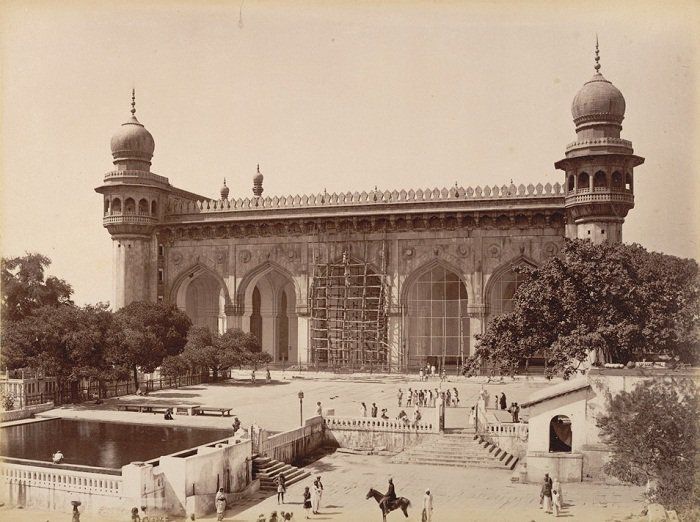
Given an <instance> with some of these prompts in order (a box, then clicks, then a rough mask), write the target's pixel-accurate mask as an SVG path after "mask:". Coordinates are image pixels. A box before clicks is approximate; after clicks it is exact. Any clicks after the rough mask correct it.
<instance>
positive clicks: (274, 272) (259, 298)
mask: <svg viewBox="0 0 700 522" xmlns="http://www.w3.org/2000/svg"><path fill="white" fill-rule="evenodd" d="M256 271H257V273H256ZM247 279H248V280H247V281H246V282H244V285H245V286H244V289H243V290H242V291H243V295H242V297H243V305H244V314H243V328H244V329H246V328H247V329H248V331H249V332H250V333H252V334H253V335H255V336H256V337H257V338H258V341H260V346H261V347H262V351H264V352H267V353H269V354H270V355H271V356H272V360H273V362H296V361H297V360H298V354H297V337H298V332H297V314H296V291H295V288H294V284H293V282H292V280H291V278H290V277H289V275H288V274H286V273H284V272H283V271H282V270H281V269H278V268H276V267H274V266H263V267H260V268H258V269H256V270H254V271H253V273H252V275H251V276H250V277H248V278H247Z"/></svg>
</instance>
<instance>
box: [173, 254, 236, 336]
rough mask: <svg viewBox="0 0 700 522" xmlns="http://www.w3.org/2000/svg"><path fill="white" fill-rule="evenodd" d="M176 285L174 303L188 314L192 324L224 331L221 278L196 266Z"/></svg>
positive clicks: (225, 299)
mask: <svg viewBox="0 0 700 522" xmlns="http://www.w3.org/2000/svg"><path fill="white" fill-rule="evenodd" d="M175 288H176V293H175V302H176V304H177V306H178V307H179V308H180V309H181V310H184V311H185V313H186V314H187V315H188V316H189V318H190V319H191V320H192V324H193V325H195V326H203V327H206V328H209V330H210V331H212V332H218V333H223V332H224V331H225V330H226V315H225V312H224V309H225V305H226V301H227V293H226V289H225V288H224V285H223V281H222V280H221V279H220V278H218V277H217V276H216V275H215V273H213V272H212V271H210V270H209V269H207V268H204V267H202V266H196V267H194V268H192V269H191V270H188V271H187V272H186V273H185V274H184V275H183V276H182V277H181V281H180V282H179V285H177V284H176V286H175Z"/></svg>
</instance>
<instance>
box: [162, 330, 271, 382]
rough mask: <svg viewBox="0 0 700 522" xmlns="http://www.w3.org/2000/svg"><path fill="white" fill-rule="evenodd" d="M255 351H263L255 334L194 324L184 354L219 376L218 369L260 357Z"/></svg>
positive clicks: (189, 362) (238, 364)
mask: <svg viewBox="0 0 700 522" xmlns="http://www.w3.org/2000/svg"><path fill="white" fill-rule="evenodd" d="M256 352H258V353H259V352H260V345H259V343H258V341H257V339H256V338H255V336H254V335H253V334H250V333H245V332H243V331H242V330H240V329H237V328H235V329H230V330H228V331H227V332H225V333H223V334H218V333H212V332H210V331H209V329H208V328H201V327H193V328H191V329H190V332H189V334H188V336H187V345H186V346H185V349H184V351H183V352H182V356H181V357H182V359H183V360H185V361H186V362H187V364H188V365H189V366H190V367H196V368H206V369H207V370H211V372H212V374H213V376H214V380H216V379H217V377H218V375H219V373H221V372H223V371H226V370H228V369H229V368H231V367H232V366H241V365H243V364H249V363H250V361H252V360H257V355H256ZM265 355H267V356H268V357H269V354H265ZM171 364H172V363H171Z"/></svg>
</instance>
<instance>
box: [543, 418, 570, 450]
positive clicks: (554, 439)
mask: <svg viewBox="0 0 700 522" xmlns="http://www.w3.org/2000/svg"><path fill="white" fill-rule="evenodd" d="M571 445H572V431H571V419H569V417H567V416H566V415H557V416H556V417H553V418H552V420H551V421H549V452H550V453H571Z"/></svg>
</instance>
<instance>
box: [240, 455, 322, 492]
mask: <svg viewBox="0 0 700 522" xmlns="http://www.w3.org/2000/svg"><path fill="white" fill-rule="evenodd" d="M279 475H284V478H285V479H287V481H286V485H287V487H289V486H291V485H292V484H294V483H296V482H299V481H300V480H304V479H305V478H306V477H309V476H310V475H311V474H310V473H309V472H308V471H306V470H305V469H300V468H297V467H295V466H292V465H291V464H285V463H284V462H280V461H279V460H275V459H271V458H270V457H261V456H259V455H254V456H253V478H257V479H260V491H263V492H276V491H277V483H276V482H275V481H276V479H277V477H278V476H279Z"/></svg>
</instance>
